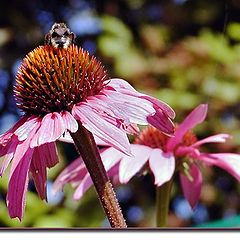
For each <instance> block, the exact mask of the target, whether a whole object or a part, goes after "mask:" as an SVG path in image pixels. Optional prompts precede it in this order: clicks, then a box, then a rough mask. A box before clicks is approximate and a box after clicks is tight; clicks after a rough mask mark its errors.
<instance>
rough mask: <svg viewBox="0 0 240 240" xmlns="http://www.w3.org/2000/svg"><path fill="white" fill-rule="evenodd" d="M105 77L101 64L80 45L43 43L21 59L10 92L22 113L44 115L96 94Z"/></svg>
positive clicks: (101, 86) (68, 107) (67, 107)
mask: <svg viewBox="0 0 240 240" xmlns="http://www.w3.org/2000/svg"><path fill="white" fill-rule="evenodd" d="M105 80H107V75H106V71H105V70H104V68H103V66H102V65H101V63H100V62H99V61H97V60H96V58H95V57H91V56H89V53H88V52H87V51H85V50H83V49H82V48H79V47H77V46H76V45H71V46H69V47H68V48H67V49H64V48H55V47H53V46H51V45H45V46H40V47H37V48H36V49H34V50H33V51H31V52H30V53H29V54H28V55H27V56H26V57H25V58H24V59H23V63H22V65H21V66H20V68H19V71H18V74H17V77H16V85H15V89H14V92H15V98H16V102H17V106H18V107H19V108H20V109H21V110H23V111H24V112H25V113H26V114H30V115H44V114H46V113H50V112H61V111H63V110H68V111H71V109H72V107H73V105H74V104H75V103H79V102H81V101H83V100H85V99H86V97H88V96H92V95H96V94H98V93H99V92H100V91H101V90H102V88H103V87H104V86H105V83H104V81H105Z"/></svg>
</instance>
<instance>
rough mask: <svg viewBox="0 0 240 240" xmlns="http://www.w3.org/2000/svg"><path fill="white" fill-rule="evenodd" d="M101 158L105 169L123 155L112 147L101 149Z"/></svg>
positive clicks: (114, 163) (110, 166)
mask: <svg viewBox="0 0 240 240" xmlns="http://www.w3.org/2000/svg"><path fill="white" fill-rule="evenodd" d="M100 153H101V159H102V161H103V165H104V168H105V170H106V171H108V170H109V169H110V168H112V167H113V166H114V165H116V164H117V163H118V162H119V161H120V160H121V158H122V157H124V156H125V155H124V154H123V153H122V152H120V151H118V150H116V149H115V148H113V147H110V148H107V149H104V150H102V151H101V152H100Z"/></svg>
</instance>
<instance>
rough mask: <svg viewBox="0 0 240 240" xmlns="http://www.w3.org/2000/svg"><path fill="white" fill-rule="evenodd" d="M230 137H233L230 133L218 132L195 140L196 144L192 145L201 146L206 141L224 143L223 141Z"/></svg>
mask: <svg viewBox="0 0 240 240" xmlns="http://www.w3.org/2000/svg"><path fill="white" fill-rule="evenodd" d="M229 138H231V136H230V135H229V134H224V133H221V134H216V135H213V136H210V137H207V138H204V139H202V140H200V141H197V142H195V143H194V144H192V145H191V147H199V146H201V145H202V144H205V143H222V142H226V140H227V139H229Z"/></svg>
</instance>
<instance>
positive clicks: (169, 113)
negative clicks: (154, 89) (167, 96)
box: [141, 94, 176, 119]
mask: <svg viewBox="0 0 240 240" xmlns="http://www.w3.org/2000/svg"><path fill="white" fill-rule="evenodd" d="M141 98H143V99H146V100H148V101H150V102H151V103H152V104H153V107H154V108H155V109H161V110H162V111H163V112H164V113H165V114H166V116H168V117H169V118H171V119H174V118H175V116H176V114H175V112H174V110H173V109H172V108H171V107H170V106H169V105H168V104H166V103H165V102H163V101H161V100H159V99H157V98H154V97H151V96H148V95H144V94H141Z"/></svg>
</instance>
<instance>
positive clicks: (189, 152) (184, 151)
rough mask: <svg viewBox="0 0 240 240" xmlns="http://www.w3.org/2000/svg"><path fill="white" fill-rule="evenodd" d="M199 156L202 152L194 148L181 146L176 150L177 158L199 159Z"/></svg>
mask: <svg viewBox="0 0 240 240" xmlns="http://www.w3.org/2000/svg"><path fill="white" fill-rule="evenodd" d="M199 155H200V151H199V150H198V149H197V148H194V147H192V146H179V147H178V148H177V149H176V150H175V156H177V157H184V156H185V157H186V156H189V157H191V158H198V156H199Z"/></svg>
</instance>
